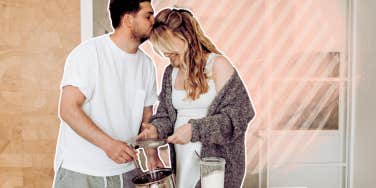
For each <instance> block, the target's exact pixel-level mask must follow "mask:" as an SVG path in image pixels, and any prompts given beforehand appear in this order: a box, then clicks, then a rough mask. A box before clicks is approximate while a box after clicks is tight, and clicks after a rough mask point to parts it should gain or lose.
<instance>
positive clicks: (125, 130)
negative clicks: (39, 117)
mask: <svg viewBox="0 0 376 188" xmlns="http://www.w3.org/2000/svg"><path fill="white" fill-rule="evenodd" d="M109 12H110V15H111V22H112V26H113V28H114V32H113V33H111V34H106V35H102V36H99V37H96V38H94V39H91V40H89V41H87V42H84V43H82V44H80V45H79V46H78V47H76V48H75V49H74V50H73V51H72V52H71V53H70V55H69V56H68V58H67V61H66V64H65V68H64V75H63V79H62V82H61V98H60V103H59V105H60V108H59V115H60V118H61V125H60V132H59V138H58V143H57V148H56V156H55V164H54V169H55V172H56V173H55V179H54V187H56V188H57V187H69V188H72V187H79V188H86V187H90V188H96V187H123V185H124V187H133V186H132V185H131V182H130V181H131V178H132V175H134V174H135V171H136V170H134V169H135V166H134V159H136V157H137V155H136V153H135V150H134V149H133V148H131V147H130V146H129V145H128V143H127V142H128V141H130V140H133V139H135V137H136V136H137V134H138V132H139V128H140V124H141V123H142V122H148V121H149V119H150V116H151V115H152V105H153V104H154V102H155V101H156V100H157V91H156V79H155V77H156V76H155V66H154V64H153V62H152V61H151V59H150V58H149V57H148V56H147V55H146V54H145V53H144V52H142V50H140V49H139V45H140V44H141V43H142V42H144V41H145V40H147V39H148V37H149V34H150V32H151V29H152V25H153V23H154V17H153V14H154V11H153V9H152V7H151V3H150V0H111V1H110V3H109Z"/></svg>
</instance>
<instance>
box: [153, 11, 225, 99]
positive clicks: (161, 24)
mask: <svg viewBox="0 0 376 188" xmlns="http://www.w3.org/2000/svg"><path fill="white" fill-rule="evenodd" d="M172 36H175V37H178V38H180V39H182V40H183V41H185V44H186V46H185V48H186V52H185V54H184V57H183V61H184V63H182V67H181V68H183V69H184V70H185V71H184V72H185V79H184V89H185V91H186V92H187V96H188V97H189V98H191V99H193V100H195V99H198V98H199V97H200V95H201V94H203V93H206V92H207V91H208V88H209V86H208V83H207V79H208V75H207V74H206V73H205V65H206V61H207V56H206V54H208V53H212V52H214V53H217V54H220V52H219V51H218V50H217V48H216V47H215V45H214V44H213V43H212V42H211V41H210V39H209V38H208V37H206V36H205V34H204V32H203V31H202V29H201V27H200V24H199V23H198V21H197V20H196V18H195V17H194V16H193V14H192V13H191V12H190V11H188V10H186V9H170V8H167V9H164V10H162V11H160V12H159V13H158V14H157V16H156V17H155V23H154V26H153V30H152V32H151V35H150V40H151V41H152V43H153V46H154V48H155V49H156V48H161V47H162V48H165V49H168V50H170V51H172V52H174V49H173V47H172V46H173V45H172V42H171V37H172ZM156 51H158V50H156Z"/></svg>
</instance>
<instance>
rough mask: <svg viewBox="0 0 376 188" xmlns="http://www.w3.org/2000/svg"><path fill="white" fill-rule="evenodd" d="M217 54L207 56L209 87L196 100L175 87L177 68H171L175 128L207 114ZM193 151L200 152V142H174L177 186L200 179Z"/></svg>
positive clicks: (187, 187)
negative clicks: (213, 66)
mask: <svg viewBox="0 0 376 188" xmlns="http://www.w3.org/2000/svg"><path fill="white" fill-rule="evenodd" d="M217 55H218V54H215V53H211V54H209V56H208V59H207V62H206V66H205V71H206V73H207V74H208V76H209V79H208V80H207V82H208V85H209V89H208V92H207V93H204V94H201V95H200V97H199V98H198V99H196V100H192V99H188V98H187V93H186V92H185V90H177V89H175V80H176V76H177V74H178V71H179V69H178V68H174V69H173V70H172V104H173V106H174V107H175V109H177V118H176V122H175V130H176V129H178V128H179V127H180V126H182V125H184V124H186V123H188V121H189V120H190V119H199V118H203V117H205V116H206V115H207V112H208V108H209V106H210V104H211V103H212V101H213V99H214V98H215V96H216V88H215V82H214V80H212V79H211V78H210V77H211V75H212V65H213V58H214V57H215V56H217ZM194 151H197V152H198V153H199V154H201V142H194V143H192V142H189V143H187V144H184V145H180V144H175V152H176V167H177V169H176V172H177V173H176V184H177V187H179V188H192V187H194V186H195V185H196V183H197V181H198V180H199V179H200V160H199V159H198V157H197V156H196V155H195V153H194Z"/></svg>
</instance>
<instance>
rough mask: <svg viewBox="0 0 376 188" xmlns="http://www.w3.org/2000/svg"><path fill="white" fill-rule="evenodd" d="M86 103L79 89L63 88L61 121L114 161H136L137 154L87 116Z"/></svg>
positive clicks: (72, 87)
mask: <svg viewBox="0 0 376 188" xmlns="http://www.w3.org/2000/svg"><path fill="white" fill-rule="evenodd" d="M84 102H85V96H84V95H83V94H82V93H81V91H80V90H79V89H78V88H77V87H74V86H65V87H63V89H62V94H61V99H60V117H61V119H62V120H64V121H65V122H66V123H67V124H68V125H69V126H70V127H71V128H72V129H73V130H74V131H75V132H76V133H77V134H78V135H80V136H81V137H83V138H84V139H86V140H87V141H89V142H91V143H92V144H94V145H96V146H98V147H99V148H101V149H102V150H103V151H104V152H105V153H106V154H107V155H108V157H110V158H111V159H112V160H113V161H115V162H117V163H119V164H121V163H126V162H130V161H132V160H133V159H136V158H137V156H136V153H135V152H134V151H133V150H132V149H131V148H130V147H129V146H128V145H127V144H126V143H124V142H121V141H118V140H115V139H113V138H111V137H110V136H109V135H107V134H106V133H105V132H103V131H102V130H101V129H100V128H98V127H97V125H96V124H95V123H94V122H93V121H92V120H91V119H90V117H89V116H87V115H86V114H85V112H84V111H83V110H82V106H83V104H84ZM149 118H150V117H149Z"/></svg>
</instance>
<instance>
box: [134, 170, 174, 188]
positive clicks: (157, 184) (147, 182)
mask: <svg viewBox="0 0 376 188" xmlns="http://www.w3.org/2000/svg"><path fill="white" fill-rule="evenodd" d="M132 182H133V183H134V184H135V186H136V188H175V178H174V174H173V173H172V170H171V169H169V168H160V169H155V170H152V171H148V172H146V173H142V174H141V175H138V176H136V177H134V178H133V179H132Z"/></svg>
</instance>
